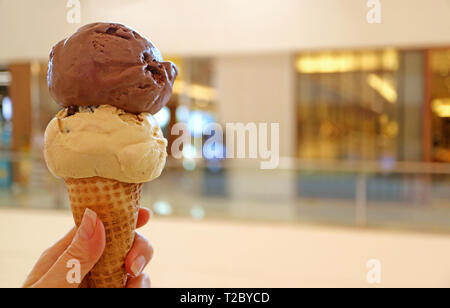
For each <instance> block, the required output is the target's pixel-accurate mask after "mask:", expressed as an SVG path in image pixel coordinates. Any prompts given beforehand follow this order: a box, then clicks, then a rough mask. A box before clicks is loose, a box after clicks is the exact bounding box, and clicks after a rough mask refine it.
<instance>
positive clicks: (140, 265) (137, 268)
mask: <svg viewBox="0 0 450 308" xmlns="http://www.w3.org/2000/svg"><path fill="white" fill-rule="evenodd" d="M145 263H147V261H146V260H145V257H144V256H140V257H138V258H137V259H136V260H134V262H133V264H132V265H131V271H132V272H133V275H134V277H137V276H139V275H140V274H141V273H142V270H143V269H144V267H145Z"/></svg>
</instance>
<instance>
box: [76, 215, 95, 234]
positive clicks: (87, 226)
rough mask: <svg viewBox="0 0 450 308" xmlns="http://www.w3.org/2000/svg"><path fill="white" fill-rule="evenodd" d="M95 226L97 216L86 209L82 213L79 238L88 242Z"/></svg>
mask: <svg viewBox="0 0 450 308" xmlns="http://www.w3.org/2000/svg"><path fill="white" fill-rule="evenodd" d="M96 226H97V214H96V213H95V212H94V211H92V210H90V209H86V210H85V211H84V215H83V220H82V221H81V225H80V228H79V230H78V232H79V235H80V237H81V238H82V239H83V240H86V241H87V240H90V239H91V237H92V236H93V235H94V232H95V227H96Z"/></svg>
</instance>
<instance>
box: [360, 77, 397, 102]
mask: <svg viewBox="0 0 450 308" xmlns="http://www.w3.org/2000/svg"><path fill="white" fill-rule="evenodd" d="M367 83H368V84H369V86H370V87H371V88H373V89H375V90H376V91H377V92H378V93H380V95H381V96H383V97H384V98H385V99H386V100H387V101H388V102H390V103H392V104H394V103H395V102H396V101H397V91H396V90H395V88H394V87H393V86H392V84H391V83H390V82H389V81H387V80H385V79H383V78H381V77H380V76H378V75H376V74H370V75H369V76H368V77H367Z"/></svg>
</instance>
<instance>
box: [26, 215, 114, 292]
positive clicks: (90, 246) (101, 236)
mask: <svg viewBox="0 0 450 308" xmlns="http://www.w3.org/2000/svg"><path fill="white" fill-rule="evenodd" d="M104 249H105V228H104V226H103V223H102V222H101V221H100V219H98V217H97V215H96V214H95V212H94V211H92V210H90V209H86V211H85V213H84V216H83V220H82V221H81V224H80V227H79V228H78V230H77V232H76V234H75V237H74V239H73V241H72V243H71V244H70V245H69V247H68V248H67V249H66V250H65V251H64V253H63V254H62V256H61V257H60V258H59V259H58V260H57V261H56V263H55V264H54V265H53V266H52V267H51V268H50V269H49V271H48V272H47V273H46V274H45V275H44V276H43V277H42V278H41V279H40V280H39V281H38V282H37V283H36V284H35V285H34V287H45V288H52V287H59V288H69V287H70V288H77V287H78V285H79V283H71V281H69V280H68V279H67V278H68V273H69V272H70V270H71V268H72V267H73V264H74V262H75V263H76V264H79V268H76V266H75V267H73V268H74V269H75V270H76V269H78V270H79V275H78V276H79V277H78V278H80V280H79V281H81V280H82V279H83V278H84V276H86V274H87V273H88V272H89V271H90V270H91V269H92V268H93V267H94V265H95V264H96V263H97V261H98V260H99V259H100V257H101V255H102V253H103V251H104ZM77 280H78V279H77Z"/></svg>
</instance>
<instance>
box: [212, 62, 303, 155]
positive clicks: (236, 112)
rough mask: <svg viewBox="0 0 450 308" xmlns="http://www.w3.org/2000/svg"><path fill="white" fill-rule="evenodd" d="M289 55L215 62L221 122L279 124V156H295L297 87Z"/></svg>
mask: <svg viewBox="0 0 450 308" xmlns="http://www.w3.org/2000/svg"><path fill="white" fill-rule="evenodd" d="M292 61H293V59H292V57H291V56H290V55H288V54H281V55H279V54H276V55H260V56H221V57H218V58H217V59H216V63H215V64H216V65H215V70H216V84H217V92H218V102H219V104H218V106H219V110H218V111H219V112H218V114H219V121H220V122H221V123H227V122H242V123H249V122H255V123H258V122H264V123H280V155H281V156H293V155H294V153H295V144H294V142H293V141H295V140H296V138H295V122H296V118H295V115H296V112H295V111H296V109H295V98H294V94H295V92H294V91H295V88H294V86H295V84H294V80H295V79H294V76H295V75H294V74H295V72H294V69H293V67H294V65H293V63H292Z"/></svg>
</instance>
